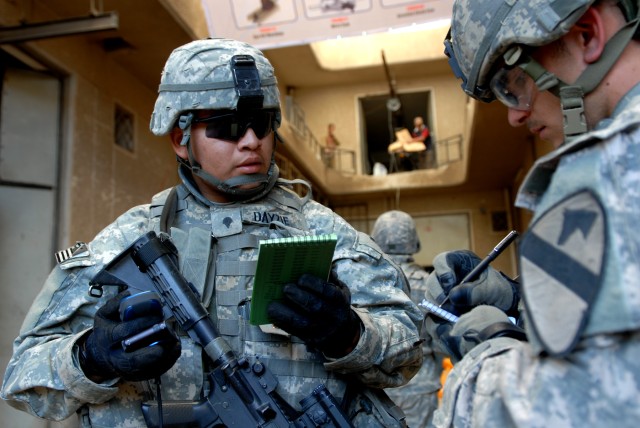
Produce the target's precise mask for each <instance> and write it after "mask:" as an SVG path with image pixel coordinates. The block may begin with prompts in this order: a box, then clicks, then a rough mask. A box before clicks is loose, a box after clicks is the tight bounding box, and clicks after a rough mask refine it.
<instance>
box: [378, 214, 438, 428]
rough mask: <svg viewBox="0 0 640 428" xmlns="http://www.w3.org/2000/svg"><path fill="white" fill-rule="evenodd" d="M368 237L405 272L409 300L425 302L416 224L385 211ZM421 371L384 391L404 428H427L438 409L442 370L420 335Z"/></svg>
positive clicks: (405, 216) (424, 277)
mask: <svg viewBox="0 0 640 428" xmlns="http://www.w3.org/2000/svg"><path fill="white" fill-rule="evenodd" d="M371 237H372V238H373V239H374V241H376V243H377V244H378V245H380V248H382V250H383V251H385V252H386V253H387V254H388V255H389V257H390V258H391V260H393V261H394V262H395V263H396V264H397V265H398V266H400V268H401V269H402V271H403V272H404V274H405V276H406V277H407V280H408V281H409V287H410V288H411V291H410V293H411V294H410V295H411V300H413V301H414V302H415V303H416V304H418V303H420V302H421V301H422V300H423V299H424V295H425V291H426V290H427V288H426V282H427V277H428V276H429V274H428V273H427V271H426V270H424V268H423V267H421V266H420V265H418V264H417V263H416V262H415V260H414V259H413V254H415V253H417V252H418V251H419V250H420V239H419V237H418V234H417V231H416V227H415V222H414V221H413V219H412V218H411V216H410V215H409V214H407V213H405V212H402V211H395V210H394V211H387V212H386V213H383V214H382V215H380V217H378V219H377V220H376V223H375V224H374V226H373V230H372V232H371ZM421 338H422V339H423V340H424V342H423V343H422V353H423V360H422V367H420V371H418V373H417V374H416V375H415V376H414V377H413V379H411V381H409V383H408V384H407V385H404V386H401V387H398V388H388V389H386V392H387V394H388V395H389V397H390V398H391V399H392V400H393V401H394V402H395V403H396V404H398V405H399V406H400V407H401V408H402V410H403V411H404V413H405V414H406V416H407V425H408V426H409V427H411V428H421V427H427V426H428V425H429V424H430V423H431V419H432V417H433V412H434V411H435V410H436V408H437V407H438V390H439V389H440V373H441V372H442V370H441V367H440V366H439V365H438V362H437V360H436V358H435V355H434V352H433V349H432V347H431V337H429V336H428V335H426V334H422V335H421Z"/></svg>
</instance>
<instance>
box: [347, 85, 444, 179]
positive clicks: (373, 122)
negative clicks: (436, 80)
mask: <svg viewBox="0 0 640 428" xmlns="http://www.w3.org/2000/svg"><path fill="white" fill-rule="evenodd" d="M397 98H398V99H399V100H400V108H399V109H398V110H397V111H395V112H392V111H390V110H388V109H387V101H388V100H389V95H388V94H384V95H368V96H364V97H360V98H359V99H358V104H359V108H360V119H361V123H362V133H361V135H362V142H361V145H362V151H361V153H362V164H363V168H362V171H363V173H365V174H371V173H372V171H373V165H374V164H375V163H376V162H379V163H381V164H383V165H384V166H385V167H387V169H390V163H389V162H390V158H389V153H388V151H387V148H388V147H389V144H391V143H392V142H393V141H394V140H395V131H396V130H397V128H407V129H408V130H409V131H411V129H412V128H413V118H414V117H416V116H422V117H423V118H424V123H425V125H427V127H429V129H430V130H431V131H432V132H433V126H432V114H431V113H432V111H431V110H432V109H431V91H428V90H425V91H419V92H407V93H402V94H397ZM432 138H433V137H432Z"/></svg>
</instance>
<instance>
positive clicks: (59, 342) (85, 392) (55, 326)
mask: <svg viewBox="0 0 640 428" xmlns="http://www.w3.org/2000/svg"><path fill="white" fill-rule="evenodd" d="M144 211H145V210H144V209H143V210H136V209H133V210H131V211H130V212H128V213H126V214H124V215H123V216H122V217H120V218H119V219H118V220H117V221H116V222H115V223H114V224H112V225H110V226H108V227H107V228H106V229H104V230H103V231H102V232H101V233H100V234H98V236H97V237H96V238H95V239H94V241H92V242H91V243H90V244H89V245H88V246H87V248H88V254H86V255H84V256H83V257H79V258H76V259H74V258H73V257H72V258H71V259H69V260H67V261H66V262H65V263H62V264H61V265H60V266H56V267H55V268H54V269H53V271H52V272H51V274H50V275H49V277H48V278H47V280H46V281H45V284H44V286H43V288H42V290H41V291H40V293H39V294H38V296H37V297H36V299H35V300H34V302H33V304H32V306H31V308H30V309H29V312H28V313H27V315H26V317H25V320H24V321H23V324H22V327H21V329H20V334H19V336H18V337H17V338H16V339H15V341H14V344H13V355H12V357H11V359H10V361H9V364H8V366H7V369H6V371H5V375H4V380H3V385H2V391H1V396H2V398H3V399H4V400H6V401H7V403H8V404H9V405H11V406H13V407H15V408H17V409H20V410H23V411H25V412H28V413H30V414H32V415H35V416H38V417H41V418H45V419H52V420H62V419H65V418H67V417H69V416H70V415H72V414H74V413H75V412H76V410H78V409H79V408H80V407H81V406H83V405H84V404H86V403H102V402H105V401H107V400H109V399H110V398H112V397H113V396H114V395H115V394H116V393H117V391H118V389H117V388H116V387H115V386H114V383H115V381H113V382H112V383H105V384H96V383H94V382H92V381H91V380H89V379H88V378H87V377H86V376H85V375H84V373H83V372H82V370H81V369H80V366H79V363H78V355H77V353H78V351H77V346H75V344H76V342H77V341H78V339H79V338H80V337H82V336H83V335H84V334H86V332H87V331H88V330H89V329H90V328H91V327H92V326H93V317H94V315H95V312H96V311H97V309H98V308H99V307H100V306H101V305H102V304H103V303H104V302H105V301H106V300H107V299H108V298H109V297H110V296H112V295H115V294H116V293H117V290H115V287H107V288H114V289H113V290H108V289H105V293H104V296H103V297H102V298H97V297H93V296H90V295H89V293H88V291H89V281H90V280H91V278H92V277H93V276H94V275H95V274H96V273H97V272H98V270H99V269H100V268H101V267H102V266H103V265H104V263H106V262H107V261H109V260H110V259H112V258H113V257H114V256H115V255H117V254H118V253H119V252H120V251H122V249H124V248H126V246H127V245H128V244H129V243H130V242H132V239H134V237H136V236H139V234H140V233H141V231H142V230H143V227H144V225H145V224H147V223H148V221H147V220H146V219H145V215H144Z"/></svg>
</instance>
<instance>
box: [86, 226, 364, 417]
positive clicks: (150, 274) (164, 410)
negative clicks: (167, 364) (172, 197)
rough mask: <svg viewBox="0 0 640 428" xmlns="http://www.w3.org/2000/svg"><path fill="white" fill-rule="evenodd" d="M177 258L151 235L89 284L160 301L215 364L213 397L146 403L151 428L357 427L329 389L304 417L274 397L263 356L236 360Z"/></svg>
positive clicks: (144, 339) (308, 405)
mask: <svg viewBox="0 0 640 428" xmlns="http://www.w3.org/2000/svg"><path fill="white" fill-rule="evenodd" d="M177 256H178V250H177V249H176V247H175V246H174V245H173V243H172V242H171V240H170V238H169V236H168V235H166V234H160V236H157V235H156V233H155V232H153V231H151V232H148V233H146V234H145V235H143V236H142V237H140V238H138V239H137V240H136V241H135V242H134V243H133V244H131V245H130V246H129V247H128V248H127V249H125V250H124V251H123V252H122V253H120V254H119V255H118V256H116V258H115V259H114V260H113V261H111V262H110V263H109V264H107V265H106V266H105V267H104V268H103V269H102V270H101V271H100V272H98V274H96V276H95V277H94V278H93V279H92V280H91V283H90V285H91V288H90V291H89V293H90V294H91V295H94V296H100V295H102V286H103V285H116V286H120V287H124V288H129V289H133V290H138V291H139V292H140V293H141V294H142V293H144V294H146V296H145V297H144V298H143V299H142V300H143V301H146V300H147V299H149V298H152V299H154V298H157V299H159V300H160V301H161V303H162V308H163V312H164V315H165V318H169V317H171V316H173V317H174V318H175V320H176V321H177V323H178V324H179V325H180V327H182V329H184V330H185V331H186V332H187V334H188V335H189V336H190V337H191V339H193V340H194V341H195V342H196V343H198V344H199V345H200V346H202V348H203V349H204V351H205V354H206V355H207V356H208V357H209V358H210V359H211V362H212V366H213V369H212V370H211V372H209V373H208V378H209V381H210V392H209V395H208V396H206V397H204V398H203V399H202V400H201V401H163V402H162V405H159V403H152V402H151V403H150V402H145V403H143V404H142V413H143V415H144V418H145V421H146V423H147V426H148V427H152V428H155V427H160V426H165V427H203V428H204V427H206V428H213V427H231V426H238V427H273V428H281V427H287V428H303V427H305V428H306V427H323V428H334V427H335V428H341V427H352V425H351V422H350V421H349V419H347V417H346V415H345V414H344V413H343V412H342V409H341V408H340V406H339V405H338V403H337V402H336V400H335V398H334V397H333V396H332V395H331V393H330V392H329V391H328V390H327V388H326V387H325V386H324V385H323V384H320V385H318V386H317V387H316V388H315V389H314V390H313V392H312V393H311V394H310V395H309V396H307V397H305V398H304V399H302V400H301V401H300V405H301V407H302V410H301V411H300V412H298V411H296V410H295V409H294V408H293V407H292V406H290V405H289V404H288V403H287V402H285V400H284V399H283V398H282V397H280V395H279V394H278V393H277V392H276V391H275V390H276V387H277V386H278V380H277V379H276V377H275V376H274V375H273V374H272V373H271V372H270V371H269V369H268V368H267V366H266V365H264V364H263V363H262V362H261V361H260V360H259V359H258V358H256V359H255V361H254V362H253V363H251V362H249V361H248V360H247V359H246V358H240V359H238V358H237V357H236V355H235V353H234V352H233V350H232V349H231V347H230V346H229V345H228V343H227V342H226V341H225V340H224V339H223V338H222V337H220V334H219V333H218V331H217V329H216V326H215V324H214V323H213V321H212V320H211V318H209V313H208V312H207V310H206V309H205V308H204V306H203V305H202V303H201V302H200V299H199V298H198V296H197V295H196V293H195V292H194V289H193V286H192V285H191V284H190V283H189V282H188V281H187V280H186V279H185V278H184V276H183V275H182V274H181V273H180V271H179V269H178V267H177V263H176V261H177ZM149 292H151V293H149ZM154 293H155V296H153V294H154ZM149 295H151V297H149ZM134 296H135V295H134ZM123 300H125V299H123ZM126 305H129V306H128V308H125V307H123V306H121V313H122V312H123V311H126V310H127V309H131V302H129V303H125V306H126ZM162 330H163V329H162V328H158V327H157V326H154V327H152V328H150V329H149V330H147V331H145V332H142V333H140V334H138V335H135V336H139V337H131V338H128V339H126V340H125V341H123V342H126V343H123V346H125V347H127V346H129V347H135V346H140V344H144V346H153V341H154V339H153V336H154V334H155V332H156V331H162Z"/></svg>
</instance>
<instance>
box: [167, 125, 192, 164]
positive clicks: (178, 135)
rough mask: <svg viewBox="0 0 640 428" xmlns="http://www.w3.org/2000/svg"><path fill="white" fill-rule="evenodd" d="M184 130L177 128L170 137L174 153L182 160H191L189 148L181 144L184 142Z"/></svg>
mask: <svg viewBox="0 0 640 428" xmlns="http://www.w3.org/2000/svg"><path fill="white" fill-rule="evenodd" d="M182 135H183V132H182V129H180V128H178V127H175V128H173V129H172V130H171V132H170V133H169V137H170V138H171V147H173V151H174V152H175V153H176V155H177V156H178V157H180V158H182V159H188V158H189V152H188V151H187V146H183V145H182V144H180V143H181V142H182Z"/></svg>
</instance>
